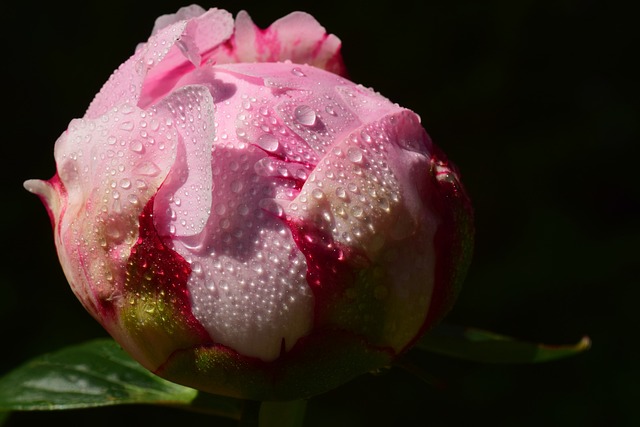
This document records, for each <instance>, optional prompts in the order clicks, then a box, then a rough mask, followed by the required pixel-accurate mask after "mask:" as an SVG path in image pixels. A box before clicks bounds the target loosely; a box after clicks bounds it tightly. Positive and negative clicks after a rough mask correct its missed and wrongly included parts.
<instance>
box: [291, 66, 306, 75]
mask: <svg viewBox="0 0 640 427" xmlns="http://www.w3.org/2000/svg"><path fill="white" fill-rule="evenodd" d="M291 74H293V75H294V76H298V77H306V76H307V75H306V74H305V73H304V72H302V70H301V69H300V68H299V67H295V68H293V69H292V70H291Z"/></svg>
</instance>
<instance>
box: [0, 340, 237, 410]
mask: <svg viewBox="0 0 640 427" xmlns="http://www.w3.org/2000/svg"><path fill="white" fill-rule="evenodd" d="M196 397H198V399H196ZM134 403H137V404H163V405H177V406H183V407H184V406H189V408H194V409H195V407H197V409H199V410H201V409H205V410H208V411H209V412H216V413H220V412H222V413H224V414H225V415H229V414H233V415H235V416H239V415H238V410H239V408H241V403H242V401H241V400H238V399H231V398H226V397H220V396H213V395H207V394H206V393H202V396H199V395H198V391H197V390H194V389H192V388H189V387H184V386H181V385H178V384H174V383H172V382H169V381H166V380H164V379H162V378H160V377H158V376H156V375H154V374H153V373H151V372H149V371H147V370H146V369H145V368H143V367H142V366H141V365H140V364H138V363H137V362H136V361H134V360H133V359H131V357H129V355H128V354H127V353H125V352H124V351H123V350H122V349H121V348H120V347H119V346H118V344H116V343H115V342H114V341H113V340H110V339H98V340H94V341H89V342H86V343H83V344H80V345H75V346H72V347H67V348H65V349H62V350H59V351H56V352H54V353H50V354H45V355H42V356H39V357H36V358H34V359H32V360H30V361H28V362H26V363H25V364H23V365H22V366H20V367H18V368H16V369H15V370H13V371H11V372H9V373H8V374H6V375H5V376H4V377H2V378H0V411H11V410H23V411H28V410H52V409H75V408H89V407H97V406H107V405H120V404H134Z"/></svg>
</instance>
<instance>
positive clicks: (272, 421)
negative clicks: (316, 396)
mask: <svg viewBox="0 0 640 427" xmlns="http://www.w3.org/2000/svg"><path fill="white" fill-rule="evenodd" d="M306 409H307V401H306V400H292V401H286V402H262V403H261V404H260V409H259V413H258V417H257V418H258V419H257V420H258V424H257V425H258V426H259V427H302V425H303V422H304V415H305V410H306ZM247 421H248V420H247Z"/></svg>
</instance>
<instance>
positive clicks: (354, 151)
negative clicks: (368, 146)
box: [347, 147, 362, 163]
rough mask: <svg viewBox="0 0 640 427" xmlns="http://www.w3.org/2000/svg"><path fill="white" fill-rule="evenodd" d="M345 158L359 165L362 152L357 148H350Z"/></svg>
mask: <svg viewBox="0 0 640 427" xmlns="http://www.w3.org/2000/svg"><path fill="white" fill-rule="evenodd" d="M347 157H349V160H351V161H352V162H353V163H360V162H361V161H362V150H360V149H359V148H358V147H350V148H349V150H348V151H347Z"/></svg>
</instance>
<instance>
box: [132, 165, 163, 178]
mask: <svg viewBox="0 0 640 427" xmlns="http://www.w3.org/2000/svg"><path fill="white" fill-rule="evenodd" d="M133 172H134V173H136V174H138V175H145V176H156V175H158V174H159V173H160V168H159V167H158V165H156V164H155V163H153V162H141V163H138V164H137V165H136V166H135V167H134V168H133Z"/></svg>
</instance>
